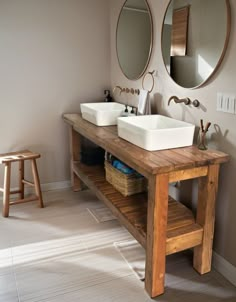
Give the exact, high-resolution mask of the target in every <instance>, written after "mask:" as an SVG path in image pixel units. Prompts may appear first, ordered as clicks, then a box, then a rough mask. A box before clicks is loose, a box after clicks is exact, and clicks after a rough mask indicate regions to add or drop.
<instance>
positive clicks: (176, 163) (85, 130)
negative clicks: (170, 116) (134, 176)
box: [63, 114, 229, 178]
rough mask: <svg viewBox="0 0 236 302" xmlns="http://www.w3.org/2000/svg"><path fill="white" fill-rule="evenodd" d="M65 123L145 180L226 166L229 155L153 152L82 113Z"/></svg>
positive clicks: (185, 150) (192, 148) (186, 150)
mask: <svg viewBox="0 0 236 302" xmlns="http://www.w3.org/2000/svg"><path fill="white" fill-rule="evenodd" d="M63 118H64V120H65V122H67V123H68V124H69V125H71V126H72V127H74V130H75V131H77V132H79V133H80V134H81V135H83V136H85V137H87V138H88V139H90V140H91V141H93V142H94V143H95V144H97V145H99V146H100V147H102V148H104V149H105V150H107V151H109V152H111V153H112V154H113V155H114V156H116V157H118V158H119V159H120V160H122V161H124V162H125V163H127V165H129V166H130V167H132V168H134V169H135V170H137V171H138V172H140V173H141V174H143V175H144V176H145V177H147V178H148V177H149V175H150V174H161V173H164V174H165V173H168V172H172V171H176V170H184V169H191V168H194V167H199V166H205V165H208V164H214V163H223V162H226V161H228V160H229V156H228V155H227V154H225V153H223V152H220V151H216V150H207V151H201V150H199V149H198V148H197V147H196V146H190V147H184V148H177V149H171V150H162V151H155V152H150V151H146V150H143V149H141V148H139V147H137V146H135V145H133V144H131V143H129V142H127V141H125V140H123V139H121V138H119V137H118V135H117V131H116V127H114V126H111V127H109V126H108V127H97V126H95V125H93V124H92V123H89V122H87V121H85V120H83V119H82V117H81V116H80V115H79V114H65V115H64V116H63Z"/></svg>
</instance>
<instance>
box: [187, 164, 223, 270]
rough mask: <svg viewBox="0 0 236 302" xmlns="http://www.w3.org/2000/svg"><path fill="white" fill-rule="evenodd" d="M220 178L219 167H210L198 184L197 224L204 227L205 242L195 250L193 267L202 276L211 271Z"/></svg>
mask: <svg viewBox="0 0 236 302" xmlns="http://www.w3.org/2000/svg"><path fill="white" fill-rule="evenodd" d="M218 176H219V165H210V166H209V169H208V175H207V176H206V177H201V178H199V183H198V205H197V219H196V222H197V223H198V224H200V225H201V226H202V227H203V242H202V244H201V245H199V246H197V247H195V248H194V260H193V266H194V268H195V269H196V270H197V271H198V272H199V273H200V274H205V273H208V272H209V271H210V270H211V258H212V243H213V236H214V223H215V200H216V194H217V189H218Z"/></svg>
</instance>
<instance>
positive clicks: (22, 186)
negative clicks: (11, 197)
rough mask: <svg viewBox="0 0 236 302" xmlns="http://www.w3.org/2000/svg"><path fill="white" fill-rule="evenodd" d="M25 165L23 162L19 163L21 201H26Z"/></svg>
mask: <svg viewBox="0 0 236 302" xmlns="http://www.w3.org/2000/svg"><path fill="white" fill-rule="evenodd" d="M24 177H25V163H24V161H23V160H21V161H19V191H20V192H19V199H24V197H25V193H24V192H25V184H24Z"/></svg>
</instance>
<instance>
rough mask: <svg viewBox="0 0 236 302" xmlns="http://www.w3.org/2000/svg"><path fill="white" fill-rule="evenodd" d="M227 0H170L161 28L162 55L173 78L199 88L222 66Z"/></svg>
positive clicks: (228, 19)
mask: <svg viewBox="0 0 236 302" xmlns="http://www.w3.org/2000/svg"><path fill="white" fill-rule="evenodd" d="M229 33H230V6H229V1H228V0H171V1H170V3H169V6H168V8H167V11H166V14H165V18H164V22H163V27H162V56H163V60H164V63H165V66H166V69H167V71H168V73H169V74H170V76H171V78H172V79H173V80H174V81H175V82H176V83H177V84H178V85H180V86H182V87H184V88H197V87H200V86H202V85H203V84H205V83H206V81H207V80H208V79H209V78H210V77H211V76H212V75H213V74H214V73H215V71H216V69H217V68H218V67H219V65H220V63H221V61H222V59H223V56H224V54H225V51H226V47H227V44H228V40H229Z"/></svg>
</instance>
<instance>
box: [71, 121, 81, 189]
mask: <svg viewBox="0 0 236 302" xmlns="http://www.w3.org/2000/svg"><path fill="white" fill-rule="evenodd" d="M69 139H70V169H71V185H72V187H73V190H74V191H75V192H77V191H81V190H82V181H81V180H80V178H79V177H78V176H77V175H76V174H75V173H74V169H73V165H74V162H75V161H76V162H79V161H80V151H81V135H80V134H79V133H78V132H76V131H75V130H74V129H73V127H72V126H70V127H69Z"/></svg>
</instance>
